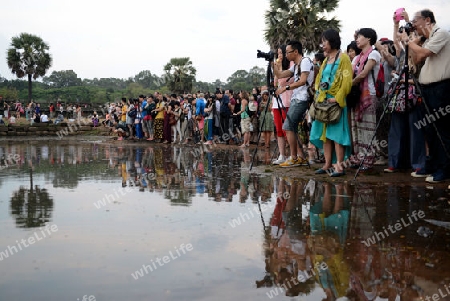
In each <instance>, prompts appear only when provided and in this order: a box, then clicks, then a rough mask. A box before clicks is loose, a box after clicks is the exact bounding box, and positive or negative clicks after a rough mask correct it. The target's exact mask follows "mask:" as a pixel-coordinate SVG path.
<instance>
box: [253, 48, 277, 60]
mask: <svg viewBox="0 0 450 301" xmlns="http://www.w3.org/2000/svg"><path fill="white" fill-rule="evenodd" d="M261 57H263V58H264V59H265V60H266V61H268V62H271V61H273V60H274V58H275V53H274V52H273V51H272V50H270V51H269V52H267V53H265V52H262V51H261V50H258V51H257V53H256V58H258V59H259V58H261Z"/></svg>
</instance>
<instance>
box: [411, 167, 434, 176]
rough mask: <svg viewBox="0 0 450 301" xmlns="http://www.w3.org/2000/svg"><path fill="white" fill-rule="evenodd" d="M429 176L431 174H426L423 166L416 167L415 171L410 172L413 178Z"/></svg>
mask: <svg viewBox="0 0 450 301" xmlns="http://www.w3.org/2000/svg"><path fill="white" fill-rule="evenodd" d="M429 176H431V175H430V174H427V173H426V172H425V169H423V168H417V169H416V170H415V171H413V172H412V173H411V177H414V178H427V177H429Z"/></svg>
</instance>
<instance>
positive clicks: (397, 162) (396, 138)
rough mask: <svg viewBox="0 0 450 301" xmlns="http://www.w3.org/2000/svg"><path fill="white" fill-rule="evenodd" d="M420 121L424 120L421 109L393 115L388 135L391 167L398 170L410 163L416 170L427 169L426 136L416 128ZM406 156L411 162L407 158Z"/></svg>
mask: <svg viewBox="0 0 450 301" xmlns="http://www.w3.org/2000/svg"><path fill="white" fill-rule="evenodd" d="M419 119H422V115H421V110H420V108H414V109H413V110H412V111H410V112H409V113H397V112H393V113H392V117H391V126H390V128H389V135H388V161H389V163H388V164H389V167H393V168H395V169H398V168H402V167H406V166H403V165H406V164H408V163H410V166H412V168H413V169H414V170H416V169H424V168H425V161H426V150H425V136H424V133H423V130H421V129H418V128H417V127H415V126H414V124H415V123H416V122H417V120H419ZM406 154H409V159H410V161H408V159H406V158H405V155H406ZM408 165H409V164H408ZM408 167H409V166H408Z"/></svg>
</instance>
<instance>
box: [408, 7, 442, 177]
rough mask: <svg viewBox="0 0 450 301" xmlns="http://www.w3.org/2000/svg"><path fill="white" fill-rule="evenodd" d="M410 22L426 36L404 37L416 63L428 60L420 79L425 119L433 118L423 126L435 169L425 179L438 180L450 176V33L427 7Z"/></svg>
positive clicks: (429, 169)
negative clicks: (440, 26) (423, 39)
mask: <svg viewBox="0 0 450 301" xmlns="http://www.w3.org/2000/svg"><path fill="white" fill-rule="evenodd" d="M411 24H412V25H413V26H414V27H415V29H416V31H417V33H418V34H419V35H421V36H423V37H424V38H425V41H424V43H423V45H422V46H419V44H420V42H421V38H419V37H417V38H412V39H409V38H408V36H407V33H406V32H405V33H403V37H402V38H403V40H404V41H406V43H407V45H408V46H409V50H410V51H411V53H412V55H413V57H414V60H415V63H420V62H423V61H424V62H425V64H424V65H423V67H422V70H421V71H420V75H419V83H420V84H421V87H422V96H423V98H424V101H425V106H426V108H427V109H428V110H427V111H425V112H423V113H424V116H426V119H425V120H426V121H428V122H429V123H430V121H432V122H433V124H428V125H426V126H425V127H424V129H425V137H426V140H427V142H428V147H429V156H430V161H429V162H427V166H426V168H427V172H431V173H432V175H431V176H429V177H427V178H426V179H425V181H426V182H429V183H438V182H441V181H444V180H445V179H448V178H450V155H449V150H450V131H448V129H447V128H448V124H449V123H450V115H449V114H448V111H447V108H450V106H449V105H450V99H449V98H448V96H449V95H450V33H449V32H448V31H446V30H444V29H441V28H439V27H438V26H437V25H436V20H435V18H434V14H433V12H432V11H430V10H428V9H424V10H422V11H419V12H417V13H416V14H415V16H414V18H413V20H412V21H411ZM444 110H445V111H446V112H445V111H444ZM426 114H428V115H426ZM435 115H436V116H435Z"/></svg>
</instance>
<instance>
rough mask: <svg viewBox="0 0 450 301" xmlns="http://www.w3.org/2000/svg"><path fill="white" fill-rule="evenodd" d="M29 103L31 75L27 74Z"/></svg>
mask: <svg viewBox="0 0 450 301" xmlns="http://www.w3.org/2000/svg"><path fill="white" fill-rule="evenodd" d="M30 102H31V74H28V103H30Z"/></svg>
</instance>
